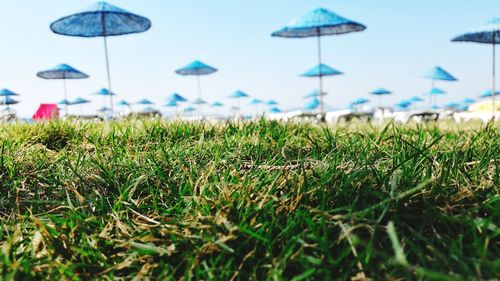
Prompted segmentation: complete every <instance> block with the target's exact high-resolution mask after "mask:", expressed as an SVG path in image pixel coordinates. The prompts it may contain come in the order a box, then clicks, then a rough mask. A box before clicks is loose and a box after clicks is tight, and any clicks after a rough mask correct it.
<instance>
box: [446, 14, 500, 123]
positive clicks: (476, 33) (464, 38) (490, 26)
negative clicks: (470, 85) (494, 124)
mask: <svg viewBox="0 0 500 281" xmlns="http://www.w3.org/2000/svg"><path fill="white" fill-rule="evenodd" d="M451 41H453V42H475V43H483V44H491V45H492V47H493V59H492V62H493V67H492V76H493V79H492V88H491V92H492V93H496V85H495V76H496V64H495V62H496V44H499V43H500V18H496V19H492V20H490V21H488V22H487V23H486V24H485V25H483V26H481V27H479V28H475V29H474V30H472V31H470V32H467V33H464V34H462V35H459V36H457V37H455V38H453V39H452V40H451ZM491 103H492V104H491V108H492V115H493V119H494V118H495V109H496V107H495V95H491Z"/></svg>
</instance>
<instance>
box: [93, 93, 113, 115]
mask: <svg viewBox="0 0 500 281" xmlns="http://www.w3.org/2000/svg"><path fill="white" fill-rule="evenodd" d="M94 95H96V96H102V97H103V104H104V105H103V108H104V107H106V106H105V104H106V100H105V98H106V97H107V96H115V93H112V92H111V91H109V90H108V89H106V88H102V89H100V90H99V91H97V92H95V93H94ZM110 111H111V108H110Z"/></svg>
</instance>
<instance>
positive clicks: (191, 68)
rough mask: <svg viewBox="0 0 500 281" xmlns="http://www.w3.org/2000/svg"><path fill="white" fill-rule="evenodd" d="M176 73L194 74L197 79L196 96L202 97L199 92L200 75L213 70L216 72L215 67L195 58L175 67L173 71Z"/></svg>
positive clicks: (208, 73)
mask: <svg viewBox="0 0 500 281" xmlns="http://www.w3.org/2000/svg"><path fill="white" fill-rule="evenodd" d="M175 72H176V73H177V74H180V75H183V76H196V78H197V80H198V98H201V97H202V93H201V78H200V76H202V75H210V74H212V73H214V72H217V69H216V68H214V67H212V66H210V65H207V64H205V63H203V62H201V61H199V60H195V61H193V62H192V63H190V64H188V65H186V66H185V67H183V68H180V69H177V70H176V71H175Z"/></svg>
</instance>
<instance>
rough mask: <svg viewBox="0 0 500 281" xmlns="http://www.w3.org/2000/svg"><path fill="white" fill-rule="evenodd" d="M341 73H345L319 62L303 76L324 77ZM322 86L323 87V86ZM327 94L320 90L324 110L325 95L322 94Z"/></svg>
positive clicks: (321, 105)
mask: <svg viewBox="0 0 500 281" xmlns="http://www.w3.org/2000/svg"><path fill="white" fill-rule="evenodd" d="M340 74H343V73H342V72H340V71H338V70H336V69H334V68H331V67H330V66H328V65H326V64H322V63H321V64H319V65H317V66H315V67H313V68H311V69H309V70H308V71H306V72H305V73H302V74H301V76H303V77H319V78H322V77H325V76H335V75H340ZM320 83H321V84H323V80H321V81H320ZM321 88H322V87H321ZM325 95H326V92H323V91H320V92H319V94H318V96H319V97H320V99H319V100H320V107H321V109H322V110H323V108H324V105H323V104H322V103H323V97H322V96H325ZM322 112H323V111H322Z"/></svg>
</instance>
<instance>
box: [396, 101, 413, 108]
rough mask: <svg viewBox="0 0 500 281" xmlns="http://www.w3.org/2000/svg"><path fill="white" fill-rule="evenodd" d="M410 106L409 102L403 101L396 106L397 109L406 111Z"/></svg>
mask: <svg viewBox="0 0 500 281" xmlns="http://www.w3.org/2000/svg"><path fill="white" fill-rule="evenodd" d="M410 105H411V101H409V100H403V101H400V102H399V103H397V104H396V107H397V108H401V109H407V108H408V107H409V106H410Z"/></svg>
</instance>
